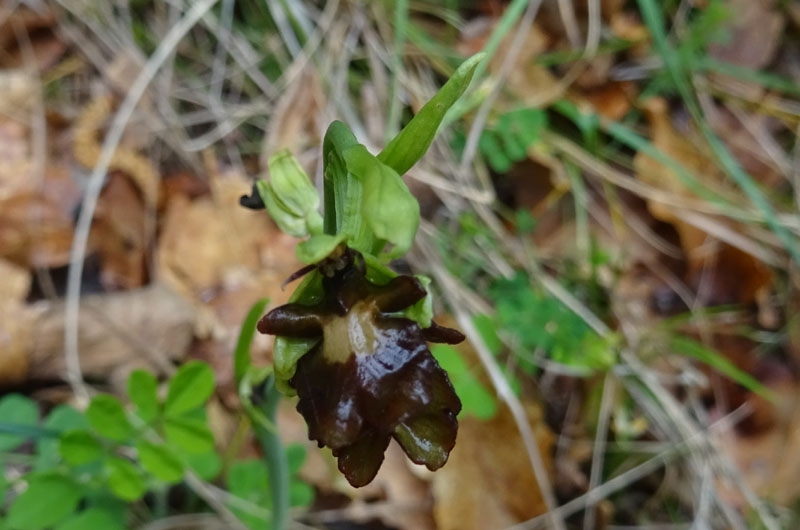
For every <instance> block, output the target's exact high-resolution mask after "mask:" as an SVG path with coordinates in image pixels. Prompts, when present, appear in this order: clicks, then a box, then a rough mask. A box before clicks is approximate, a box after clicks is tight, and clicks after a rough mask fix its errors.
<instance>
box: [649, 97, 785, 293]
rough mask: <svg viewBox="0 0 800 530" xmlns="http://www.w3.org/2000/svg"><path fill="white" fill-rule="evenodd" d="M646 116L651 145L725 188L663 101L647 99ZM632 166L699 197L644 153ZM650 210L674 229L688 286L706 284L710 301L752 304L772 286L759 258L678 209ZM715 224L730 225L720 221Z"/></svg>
mask: <svg viewBox="0 0 800 530" xmlns="http://www.w3.org/2000/svg"><path fill="white" fill-rule="evenodd" d="M645 113H646V115H647V119H648V121H649V122H650V128H651V137H652V138H651V139H652V142H653V144H654V145H655V146H656V147H657V148H658V149H660V150H661V151H663V152H664V153H666V154H667V155H669V156H670V157H672V158H673V159H675V160H677V161H678V162H679V163H681V164H682V165H683V166H684V167H686V168H687V169H688V170H689V171H691V172H692V173H693V174H694V175H700V176H702V178H703V179H704V182H705V183H707V184H709V185H710V186H711V187H712V188H716V189H718V190H720V189H725V184H724V178H723V176H722V174H721V173H720V171H719V169H717V167H716V166H715V165H714V163H713V162H712V160H711V159H710V158H709V156H708V155H707V154H706V153H705V152H703V151H701V150H700V149H699V148H698V147H697V145H695V144H694V143H692V141H691V139H690V138H688V137H686V136H685V135H680V134H678V132H677V131H675V129H674V128H673V126H672V122H671V120H670V117H669V114H668V109H667V104H666V102H665V101H664V100H663V99H659V98H654V99H650V100H648V101H647V102H646V103H645ZM634 167H635V169H636V173H637V175H638V177H639V178H640V179H641V180H643V181H645V182H647V183H649V184H651V185H653V186H656V187H658V188H660V189H662V190H665V191H669V192H672V193H674V194H676V195H678V196H684V197H687V198H691V197H695V195H694V193H693V192H692V191H690V190H689V189H688V188H687V187H686V185H685V184H684V183H683V182H682V181H681V180H680V178H679V177H678V176H677V175H676V174H675V173H674V172H673V171H672V170H671V169H669V168H667V167H666V166H664V165H662V164H660V163H659V162H657V161H656V160H654V159H652V158H650V157H649V156H647V155H646V154H644V153H642V152H639V153H637V155H636V157H635V158H634ZM648 208H649V210H650V213H652V215H653V216H654V217H655V218H656V219H659V220H661V221H664V222H667V223H670V224H671V225H672V226H674V227H675V230H676V231H677V232H678V235H679V236H680V240H681V246H682V247H683V250H684V252H685V255H686V260H687V264H688V271H687V282H688V283H689V284H690V285H692V286H693V287H695V288H698V287H699V286H700V284H701V283H703V292H704V293H705V301H706V302H711V303H718V304H719V303H731V302H740V303H750V302H753V301H755V300H756V295H757V293H758V292H759V291H760V290H761V289H763V288H765V287H767V286H768V285H769V283H770V282H771V280H772V273H771V272H770V270H769V268H768V267H766V266H765V265H764V264H763V263H761V262H760V261H759V260H758V259H756V258H755V257H753V256H751V255H750V254H747V253H745V252H744V251H742V250H740V249H738V248H735V247H733V246H731V245H729V244H727V243H723V242H720V241H717V240H716V239H715V238H713V237H712V236H709V235H708V234H707V233H706V232H705V231H703V230H701V229H699V228H697V227H696V226H694V225H692V224H690V223H687V222H686V221H685V220H683V219H682V218H681V216H680V213H678V212H676V210H675V209H674V208H672V207H670V206H667V205H665V204H663V203H658V202H655V201H649V202H648ZM717 222H719V223H721V224H722V225H727V224H728V223H729V221H726V220H723V219H721V218H719V219H717Z"/></svg>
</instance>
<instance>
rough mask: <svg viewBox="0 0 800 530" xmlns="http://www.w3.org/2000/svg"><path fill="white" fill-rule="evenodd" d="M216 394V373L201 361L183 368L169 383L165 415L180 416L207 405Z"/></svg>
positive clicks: (192, 362)
mask: <svg viewBox="0 0 800 530" xmlns="http://www.w3.org/2000/svg"><path fill="white" fill-rule="evenodd" d="M213 392H214V372H212V371H211V368H210V367H209V366H208V365H207V364H206V363H203V362H200V361H189V362H188V363H186V364H184V365H183V366H181V367H180V368H179V369H178V371H177V372H175V375H174V376H173V377H172V379H171V380H170V382H169V388H168V389H167V400H166V402H165V403H164V413H165V414H166V415H167V416H172V417H174V416H179V415H181V414H183V413H185V412H188V411H190V410H192V409H196V408H198V407H201V406H202V405H204V404H205V402H206V401H207V400H208V398H209V397H211V394H212V393H213Z"/></svg>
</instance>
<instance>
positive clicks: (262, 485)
mask: <svg viewBox="0 0 800 530" xmlns="http://www.w3.org/2000/svg"><path fill="white" fill-rule="evenodd" d="M268 472H269V471H268V470H267V466H266V465H265V464H264V462H263V461H262V460H258V459H246V460H237V461H236V462H234V463H233V464H231V468H230V470H228V478H227V480H226V483H225V484H226V487H227V490H228V491H229V492H230V493H231V494H233V495H235V496H237V497H239V498H241V499H244V500H246V501H249V502H251V503H253V504H255V505H256V506H263V507H265V508H267V509H269V508H270V507H271V505H272V500H271V497H270V486H269V479H268V478H267V477H268ZM230 508H231V510H232V511H233V513H235V514H236V516H237V517H238V518H239V519H241V521H242V522H243V523H245V524H246V525H247V526H249V527H250V528H254V529H255V528H264V521H263V520H262V519H261V518H260V517H257V516H255V515H252V514H250V513H247V512H245V511H244V510H241V509H240V508H237V507H236V506H233V505H231V506H230Z"/></svg>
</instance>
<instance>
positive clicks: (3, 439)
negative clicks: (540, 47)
mask: <svg viewBox="0 0 800 530" xmlns="http://www.w3.org/2000/svg"><path fill="white" fill-rule="evenodd" d="M0 421H3V422H6V423H10V424H16V425H21V426H28V427H31V426H34V425H36V424H37V423H38V421H39V408H38V407H37V406H36V403H35V402H34V401H33V400H32V399H30V398H27V397H25V396H22V395H20V394H9V395H7V396H4V397H3V398H2V399H0ZM25 438H26V437H25V436H23V435H21V434H8V433H0V451H8V450H11V449H14V448H16V447H17V446H18V445H20V444H21V443H22V442H24V441H25Z"/></svg>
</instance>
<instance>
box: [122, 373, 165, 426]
mask: <svg viewBox="0 0 800 530" xmlns="http://www.w3.org/2000/svg"><path fill="white" fill-rule="evenodd" d="M128 396H129V397H130V398H131V401H132V402H133V404H134V405H136V413H137V414H138V415H139V417H140V418H142V419H143V420H144V421H146V422H151V421H153V420H154V419H156V418H157V417H158V412H159V409H160V404H159V402H158V381H157V380H156V378H155V376H154V375H153V374H151V373H150V372H148V371H146V370H134V371H133V372H131V375H130V376H129V377H128Z"/></svg>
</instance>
